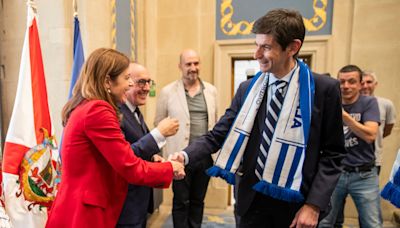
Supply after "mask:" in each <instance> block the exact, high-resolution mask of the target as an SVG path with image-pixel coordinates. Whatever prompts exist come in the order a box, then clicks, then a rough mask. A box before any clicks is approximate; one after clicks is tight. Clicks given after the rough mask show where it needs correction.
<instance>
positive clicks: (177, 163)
mask: <svg viewBox="0 0 400 228" xmlns="http://www.w3.org/2000/svg"><path fill="white" fill-rule="evenodd" d="M152 161H153V162H165V159H164V158H163V157H161V156H160V155H158V154H155V155H153V157H152ZM167 161H168V162H171V164H172V170H173V171H174V179H175V180H182V179H183V178H185V175H186V174H185V157H184V156H183V154H182V153H181V152H175V153H174V154H171V155H169V156H168V160H167Z"/></svg>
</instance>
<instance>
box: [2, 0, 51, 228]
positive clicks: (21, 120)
mask: <svg viewBox="0 0 400 228" xmlns="http://www.w3.org/2000/svg"><path fill="white" fill-rule="evenodd" d="M31 4H32V3H28V21H27V29H26V33H25V40H24V46H23V49H22V56H21V65H20V71H19V79H18V87H17V94H16V98H15V103H14V109H13V112H12V116H11V120H10V125H9V128H8V132H7V136H6V140H5V146H4V155H3V164H2V171H3V173H2V174H3V191H4V199H5V209H6V213H7V214H8V216H9V217H10V220H11V223H12V226H13V227H16V228H18V227H24V228H25V227H35V228H37V227H44V226H45V224H46V221H47V210H48V208H49V207H50V206H51V203H52V202H53V200H54V197H55V193H56V187H57V183H58V181H59V172H58V171H59V165H58V164H59V163H58V150H57V148H56V143H55V140H54V137H53V135H54V130H53V126H52V123H51V117H50V112H49V106H48V99H47V90H46V81H45V76H44V69H43V61H42V53H41V48H40V41H39V34H38V28H37V19H36V12H35V9H34V8H33V6H32V5H31Z"/></svg>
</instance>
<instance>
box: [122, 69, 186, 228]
mask: <svg viewBox="0 0 400 228" xmlns="http://www.w3.org/2000/svg"><path fill="white" fill-rule="evenodd" d="M128 71H129V74H130V77H131V78H132V80H133V82H134V83H133V87H132V88H131V89H130V90H129V91H128V92H127V94H126V95H127V101H126V103H125V104H123V105H121V107H120V110H121V113H122V114H123V119H122V124H121V125H122V126H121V129H122V131H123V132H124V134H125V138H126V140H127V141H129V142H130V143H131V144H132V148H133V151H134V152H135V154H136V156H138V157H140V158H142V159H144V160H147V161H155V162H160V161H163V158H162V157H161V156H159V155H158V154H157V153H158V152H160V149H161V147H162V146H164V145H165V143H166V140H165V137H168V136H171V135H174V134H176V132H177V131H178V127H179V123H178V120H176V119H172V118H169V117H167V118H165V119H163V120H162V121H160V123H159V124H158V125H157V127H156V128H154V129H153V130H152V131H149V129H148V128H147V125H146V123H145V122H144V119H143V116H142V114H141V112H140V110H139V106H141V105H144V104H146V100H147V95H148V93H149V90H150V86H151V85H152V83H153V81H152V80H151V78H150V75H149V72H148V71H147V70H146V68H145V67H143V66H142V65H140V64H137V63H131V64H130V65H129V69H128ZM152 212H153V190H152V188H150V187H146V186H136V185H129V187H128V194H127V196H126V200H125V203H124V207H123V209H122V213H121V215H120V218H119V220H118V224H117V227H132V228H133V227H135V228H145V227H146V220H147V213H152Z"/></svg>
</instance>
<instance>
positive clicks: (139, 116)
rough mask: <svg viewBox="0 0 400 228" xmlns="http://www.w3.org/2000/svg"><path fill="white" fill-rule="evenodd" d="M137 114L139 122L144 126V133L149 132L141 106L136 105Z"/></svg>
mask: <svg viewBox="0 0 400 228" xmlns="http://www.w3.org/2000/svg"><path fill="white" fill-rule="evenodd" d="M135 114H136V115H137V120H138V122H139V125H140V126H141V127H142V130H143V133H147V127H146V125H145V123H144V118H143V115H142V113H141V112H140V109H139V107H136V109H135Z"/></svg>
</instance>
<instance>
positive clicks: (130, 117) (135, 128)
mask: <svg viewBox="0 0 400 228" xmlns="http://www.w3.org/2000/svg"><path fill="white" fill-rule="evenodd" d="M121 112H122V114H123V115H124V116H123V118H124V120H123V122H126V123H125V126H124V128H125V129H127V130H128V129H130V130H131V131H132V132H134V133H135V135H139V137H138V138H140V137H142V136H143V135H145V134H146V133H147V132H148V131H149V130H148V128H147V126H146V129H145V130H147V132H146V131H143V129H142V126H141V125H140V123H139V122H138V121H137V119H136V117H135V116H134V115H135V114H134V113H132V112H131V110H130V109H129V108H128V107H127V106H126V104H123V105H122V106H121ZM138 133H140V134H138Z"/></svg>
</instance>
